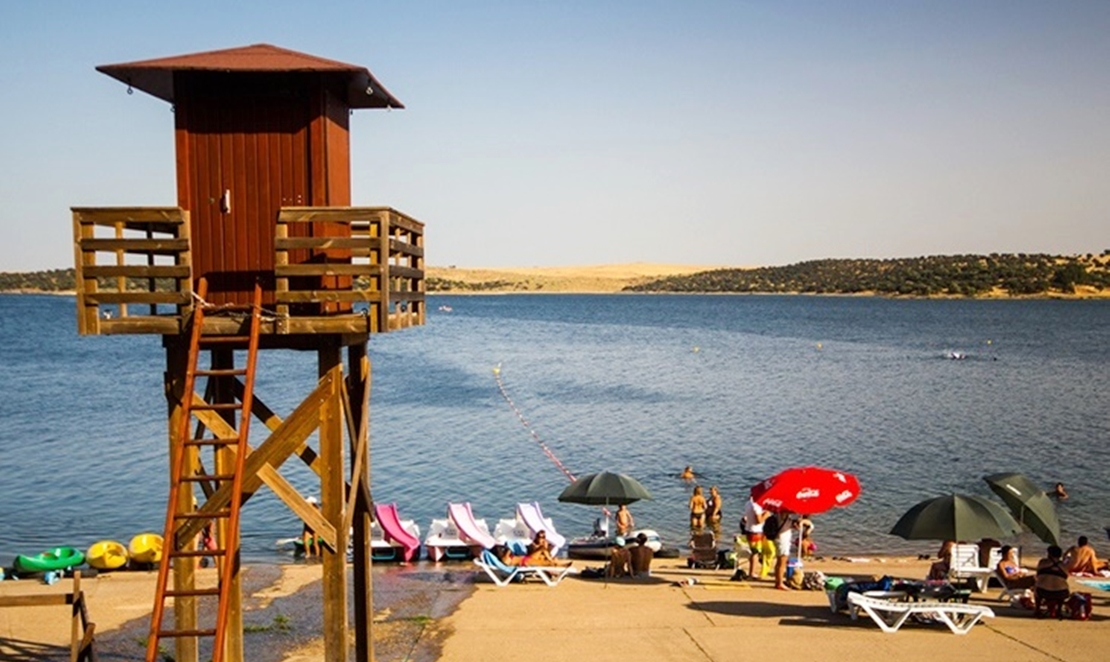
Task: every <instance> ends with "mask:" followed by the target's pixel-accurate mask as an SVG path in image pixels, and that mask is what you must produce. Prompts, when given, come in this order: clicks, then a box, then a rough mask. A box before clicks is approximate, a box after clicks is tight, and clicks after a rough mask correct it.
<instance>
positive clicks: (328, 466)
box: [318, 346, 348, 660]
mask: <svg viewBox="0 0 1110 662" xmlns="http://www.w3.org/2000/svg"><path fill="white" fill-rule="evenodd" d="M318 357H319V358H318V366H319V368H318V369H319V373H320V378H321V380H324V379H328V382H329V383H328V393H327V397H326V398H325V400H324V401H323V402H322V403H321V404H320V408H319V417H320V419H319V422H320V424H319V434H318V438H319V442H320V443H319V449H320V459H321V461H322V462H323V465H322V466H321V470H322V471H321V474H320V507H321V510H322V512H323V514H324V518H325V519H327V520H328V521H329V522H333V523H334V524H335V525H336V526H337V527H339V526H341V524H342V523H343V521H344V517H343V509H344V503H343V491H344V487H345V483H346V481H345V480H344V477H343V473H344V472H343V469H344V467H343V420H342V418H343V412H342V409H343V404H342V395H341V393H342V388H341V386H342V380H343V362H342V358H341V355H340V349H339V347H338V346H332V347H324V348H321V349H320V351H319V353H318ZM337 533H338V536H337V542H338V543H339V544H340V545H341V547H340V548H339V549H338V551H334V552H333V551H326V552H324V555H323V556H324V558H323V600H324V623H323V632H322V634H323V637H324V659H326V660H345V659H346V658H347V646H348V642H347V549H346V547H347V546H346V544H344V543H345V542H346V537H347V530H346V529H343V528H340V529H339V530H338V531H337Z"/></svg>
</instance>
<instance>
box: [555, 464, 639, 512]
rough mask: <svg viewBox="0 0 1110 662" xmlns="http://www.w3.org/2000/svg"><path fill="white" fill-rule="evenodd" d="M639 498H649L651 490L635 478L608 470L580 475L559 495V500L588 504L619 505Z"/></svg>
mask: <svg viewBox="0 0 1110 662" xmlns="http://www.w3.org/2000/svg"><path fill="white" fill-rule="evenodd" d="M640 499H651V492H648V490H647V488H646V487H644V486H643V485H641V484H640V482H639V481H638V480H636V479H635V478H632V477H631V476H626V475H624V474H618V473H611V472H609V471H602V472H601V473H596V474H587V475H585V476H581V477H580V478H578V479H576V480H575V481H574V482H573V483H571V484H570V485H568V486H567V488H566V489H565V490H563V492H562V493H561V494H560V495H559V501H565V502H567V503H584V504H587V505H590V506H621V505H627V504H630V503H633V502H636V501H639V500H640Z"/></svg>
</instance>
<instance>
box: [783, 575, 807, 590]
mask: <svg viewBox="0 0 1110 662" xmlns="http://www.w3.org/2000/svg"><path fill="white" fill-rule="evenodd" d="M786 585H787V586H789V587H790V588H793V589H802V588H805V579H804V578H803V576H802V573H801V572H795V573H794V574H792V575H790V577H788V578H787V580H786Z"/></svg>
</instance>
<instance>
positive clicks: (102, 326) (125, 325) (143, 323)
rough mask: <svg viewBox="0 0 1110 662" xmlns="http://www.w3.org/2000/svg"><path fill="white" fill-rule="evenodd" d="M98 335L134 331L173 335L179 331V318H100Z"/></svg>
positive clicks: (132, 332)
mask: <svg viewBox="0 0 1110 662" xmlns="http://www.w3.org/2000/svg"><path fill="white" fill-rule="evenodd" d="M98 325H99V329H98V331H97V333H98V334H99V335H125V334H134V333H144V334H157V335H163V336H173V335H177V334H179V333H181V318H180V317H178V316H176V315H166V316H164V317H162V316H158V317H150V316H145V315H144V316H131V317H125V318H122V319H121V318H112V319H108V320H100V321H99V323H98Z"/></svg>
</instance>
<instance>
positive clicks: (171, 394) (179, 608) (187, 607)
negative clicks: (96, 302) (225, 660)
mask: <svg viewBox="0 0 1110 662" xmlns="http://www.w3.org/2000/svg"><path fill="white" fill-rule="evenodd" d="M164 338H165V340H164V344H165V348H166V374H165V388H166V402H167V404H168V405H169V424H170V427H169V436H170V454H169V457H170V466H171V467H172V466H173V456H174V453H177V452H184V453H187V455H186V457H185V459H184V461H185V462H186V463H187V464H188V466H189V467H190V468H191V469H193V470H195V469H196V465H197V453H196V449H188V450H186V449H185V448H183V447H181V448H179V447H178V444H179V440H178V439H177V434H178V431H179V430H180V429H181V418H182V416H183V415H184V413H185V412H184V408H183V405H184V403H185V398H186V397H192V394H191V393H189V394H186V393H185V371H186V368H187V366H188V363H189V347H188V339H187V338H186V337H185V336H165V337H164ZM167 475H169V472H167ZM170 478H171V480H172V478H173V477H172V476H170ZM178 499H179V501H178V504H177V507H178V509H191V508H194V507H195V506H194V505H193V503H192V490H181V491H180V492H179V493H178ZM163 545H164V546H165V547H166V548H171V547H172V546H173V541H171V540H166V541H163ZM173 586H174V590H178V591H184V590H190V589H192V588H194V587H195V586H196V562H195V561H194V560H193V559H191V558H177V559H174V562H173ZM173 617H174V623H175V624H176V627H177V629H179V630H195V629H196V624H197V600H196V598H195V597H192V596H179V597H175V598H174V600H173ZM174 659H175V660H178V661H179V662H197V660H198V659H199V658H198V652H197V639H196V637H177V638H176V639H175V640H174Z"/></svg>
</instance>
